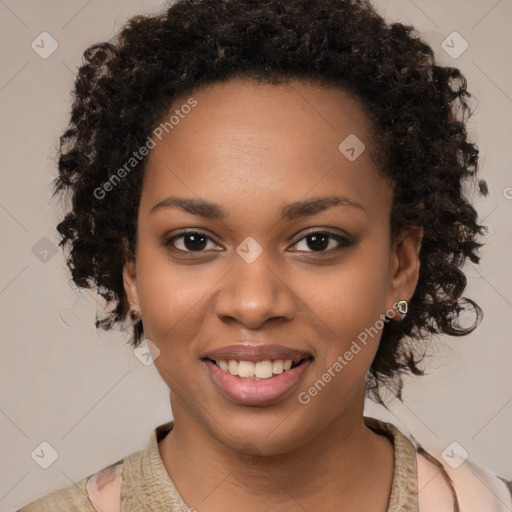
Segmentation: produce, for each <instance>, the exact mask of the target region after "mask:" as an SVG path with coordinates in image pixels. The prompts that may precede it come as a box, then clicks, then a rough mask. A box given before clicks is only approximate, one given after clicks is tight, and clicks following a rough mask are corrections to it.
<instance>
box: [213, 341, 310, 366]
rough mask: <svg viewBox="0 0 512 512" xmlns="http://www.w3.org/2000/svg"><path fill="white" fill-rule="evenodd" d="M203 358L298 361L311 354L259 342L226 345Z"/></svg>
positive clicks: (215, 359)
mask: <svg viewBox="0 0 512 512" xmlns="http://www.w3.org/2000/svg"><path fill="white" fill-rule="evenodd" d="M203 359H212V360H213V361H229V360H235V361H252V362H255V363H256V362H258V361H265V360H270V361H276V360H281V359H282V360H284V361H286V360H287V359H291V360H292V362H294V363H298V362H299V361H301V360H302V359H312V355H311V354H309V353H308V352H304V351H303V350H298V349H295V348H289V347H284V346H283V345H271V344H259V345H247V344H244V345H228V346H225V347H221V348H217V349H215V350H211V351H209V352H208V353H206V354H205V355H204V357H203Z"/></svg>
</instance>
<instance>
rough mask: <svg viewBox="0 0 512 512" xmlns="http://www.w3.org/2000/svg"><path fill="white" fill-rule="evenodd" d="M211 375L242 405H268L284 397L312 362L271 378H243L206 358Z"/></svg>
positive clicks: (221, 387)
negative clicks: (222, 368)
mask: <svg viewBox="0 0 512 512" xmlns="http://www.w3.org/2000/svg"><path fill="white" fill-rule="evenodd" d="M205 363H206V366H207V367H208V370H209V371H210V377H211V378H212V380H213V382H215V384H217V386H218V387H219V388H220V390H221V391H222V392H223V393H224V394H225V395H226V396H227V397H228V398H230V399H231V400H233V401H234V402H236V403H238V404H242V405H267V404H271V403H273V402H277V401H278V400H281V399H282V398H284V397H285V396H286V395H287V394H288V393H289V392H290V391H291V390H292V389H293V388H294V386H296V384H297V383H298V382H299V380H300V378H301V377H302V375H303V374H304V372H305V371H306V370H307V368H308V367H309V365H310V364H311V359H307V360H304V361H302V362H301V363H300V364H299V365H298V366H296V367H295V368H290V369H289V370H286V371H284V372H283V373H280V374H279V375H275V376H273V377H270V378H269V379H262V380H250V379H242V378H240V377H236V376H234V375H231V374H230V373H229V372H225V371H224V370H221V369H220V368H219V367H218V366H217V365H216V364H215V363H213V362H212V361H209V360H205Z"/></svg>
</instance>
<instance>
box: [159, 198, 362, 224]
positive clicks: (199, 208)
mask: <svg viewBox="0 0 512 512" xmlns="http://www.w3.org/2000/svg"><path fill="white" fill-rule="evenodd" d="M333 206H351V207H355V208H359V209H360V210H361V211H363V212H365V213H366V210H365V209H364V207H363V205H362V204H360V203H357V202H355V201H351V200H350V199H348V198H347V197H345V196H339V195H338V196H326V197H318V198H315V199H303V200H301V201H295V202H293V203H289V204H285V205H283V206H281V208H280V210H279V219H280V220H289V221H291V220H295V219H298V218H300V217H306V216H309V215H316V214H317V213H320V212H322V211H324V210H327V209H328V208H331V207H333ZM163 208H179V209H180V210H183V211H184V212H186V213H190V214H192V215H198V216H200V217H205V218H207V219H225V218H226V217H227V216H228V214H227V212H226V211H225V210H224V209H223V208H222V206H220V205H218V204H216V203H212V202H210V201H206V200H204V199H195V198H185V197H177V196H170V197H167V198H166V199H163V200H162V201H160V202H158V203H156V204H155V205H154V206H153V207H152V208H151V210H150V211H149V214H150V215H151V214H153V213H155V212H156V211H158V210H160V209H163Z"/></svg>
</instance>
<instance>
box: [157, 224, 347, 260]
mask: <svg viewBox="0 0 512 512" xmlns="http://www.w3.org/2000/svg"><path fill="white" fill-rule="evenodd" d="M186 235H201V236H204V237H206V238H207V239H208V240H209V241H211V242H214V241H213V240H212V239H211V237H209V236H208V235H207V234H206V233H204V232H202V231H198V230H186V229H183V230H180V231H179V232H178V234H177V235H174V236H173V237H171V238H169V239H167V240H165V241H164V242H163V245H164V247H167V248H168V247H169V246H171V248H173V249H176V250H177V251H180V252H184V253H197V254H201V253H203V252H206V251H205V250H204V249H203V250H200V251H189V250H184V249H178V248H176V247H173V242H174V241H175V240H178V239H180V238H184V237H185V236H186ZM313 235H326V236H327V237H329V238H331V239H333V240H335V241H336V242H338V244H339V245H338V246H337V247H335V248H334V249H328V250H323V251H305V252H308V253H312V254H325V253H327V254H330V253H332V252H337V251H341V250H343V249H346V248H349V247H351V246H353V245H354V244H355V240H352V239H350V238H347V237H344V236H341V235H337V234H334V233H331V232H329V231H321V230H317V231H311V232H309V233H307V234H306V235H304V236H303V237H302V238H300V239H299V240H298V241H297V242H295V243H294V244H293V245H297V244H298V243H299V242H301V241H302V240H304V239H306V238H308V237H309V236H313ZM214 243H215V242H214ZM299 252H300V251H299Z"/></svg>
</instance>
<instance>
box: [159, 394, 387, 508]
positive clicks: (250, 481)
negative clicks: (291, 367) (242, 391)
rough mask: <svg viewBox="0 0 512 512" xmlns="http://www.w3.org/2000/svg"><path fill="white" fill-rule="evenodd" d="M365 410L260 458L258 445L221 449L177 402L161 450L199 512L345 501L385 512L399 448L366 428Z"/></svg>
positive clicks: (175, 480)
mask: <svg viewBox="0 0 512 512" xmlns="http://www.w3.org/2000/svg"><path fill="white" fill-rule="evenodd" d="M363 406H364V397H363V400H362V403H361V404H360V406H359V407H355V408H353V409H352V410H350V411H344V412H343V415H341V416H339V417H338V418H336V419H335V421H333V422H331V423H330V424H328V425H327V426H326V427H325V428H324V429H322V430H321V431H319V432H317V433H316V434H315V435H314V436H312V437H311V438H310V439H309V440H308V441H307V442H306V443H303V444H302V445H300V446H297V447H294V448H293V449H291V450H288V451H286V452H284V453H279V454H270V455H261V454H259V450H258V448H257V447H256V446H250V445H245V446H244V448H243V449H242V450H234V449H232V448H231V447H228V446H226V445H225V444H223V443H221V442H219V440H218V439H216V438H215V436H212V435H211V433H210V432H208V431H207V430H205V429H204V428H203V427H202V425H201V424H199V422H197V421H194V419H193V418H190V417H189V416H188V414H187V413H186V411H184V410H183V409H182V408H181V407H180V405H179V403H177V402H176V403H174V402H173V405H172V409H173V413H174V428H173V429H172V431H171V432H170V433H169V434H168V435H167V436H166V437H165V438H164V439H163V440H162V441H161V442H160V445H159V449H160V453H161V456H162V460H163V462H164V466H165V467H166V469H167V472H168V473H169V476H170V478H171V480H172V481H173V483H174V484H175V486H176V488H177V489H178V491H179V493H180V494H181V496H182V497H183V499H184V501H185V502H186V503H187V505H188V506H190V507H193V508H194V509H195V510H197V511H198V512H202V511H203V510H208V511H212V512H217V511H219V512H221V511H224V510H226V511H227V510H235V509H238V508H243V509H244V510H246V511H251V512H252V511H260V510H279V511H283V512H285V511H288V510H303V509H302V508H301V507H304V509H306V510H315V509H316V510H319V509H321V508H325V509H331V507H332V509H333V510H334V509H336V508H339V503H340V502H342V503H344V507H343V508H344V509H345V510H360V511H361V512H363V511H365V510H372V511H373V512H376V511H382V512H384V511H386V510H387V503H388V500H389V495H390V492H391V483H392V474H393V447H392V443H391V442H390V441H389V440H388V439H387V438H385V437H384V436H382V435H378V434H376V433H375V432H373V431H372V430H371V429H370V428H368V427H366V426H365V425H364V422H363ZM370 485H371V488H372V496H371V497H369V496H368V492H367V491H368V488H369V486H370ZM262 496H265V498H264V500H265V501H264V502H262ZM298 504H300V506H299V505H298ZM320 504H321V505H322V506H321V507H319V505H320Z"/></svg>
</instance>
